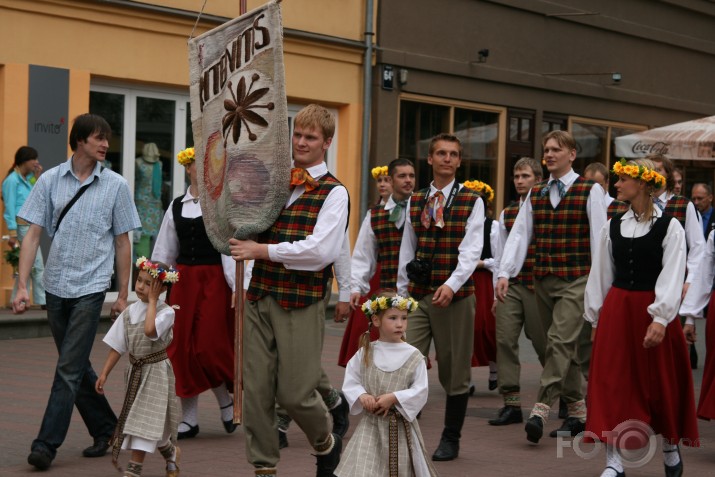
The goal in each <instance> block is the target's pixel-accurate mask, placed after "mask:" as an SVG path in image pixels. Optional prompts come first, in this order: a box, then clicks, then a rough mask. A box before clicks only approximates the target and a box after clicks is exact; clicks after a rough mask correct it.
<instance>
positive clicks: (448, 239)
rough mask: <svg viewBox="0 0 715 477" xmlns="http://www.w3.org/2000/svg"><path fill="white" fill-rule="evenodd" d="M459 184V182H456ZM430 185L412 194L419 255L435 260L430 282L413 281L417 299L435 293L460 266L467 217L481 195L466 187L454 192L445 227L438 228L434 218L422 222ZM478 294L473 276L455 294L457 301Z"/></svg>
mask: <svg viewBox="0 0 715 477" xmlns="http://www.w3.org/2000/svg"><path fill="white" fill-rule="evenodd" d="M455 185H456V182H455ZM429 192H430V189H429V187H428V188H426V189H423V190H421V191H419V192H417V193H416V194H414V195H413V196H412V201H411V205H410V220H411V222H412V227H413V228H414V230H415V234H416V235H417V253H416V254H415V258H419V259H422V260H428V261H429V262H430V263H432V281H431V283H430V285H420V284H417V283H414V282H412V281H410V284H409V287H408V290H409V293H410V296H412V297H413V298H415V299H416V300H420V299H422V298H423V297H424V296H426V295H429V294H430V293H434V292H435V291H436V290H437V288H439V287H440V286H442V285H444V282H446V281H447V279H448V278H449V277H450V275H452V272H453V271H454V270H455V269H456V268H457V264H458V257H459V250H458V248H459V244H460V243H462V239H463V238H464V230H465V228H466V226H467V219H469V215H470V214H471V213H472V209H473V208H474V204H475V203H476V202H477V199H479V196H478V195H477V194H476V193H475V192H473V191H471V190H469V189H467V188H466V187H462V188H461V189H460V190H459V192H457V194H456V195H455V196H454V200H453V201H452V205H451V207H450V208H449V210H447V211H445V214H444V227H443V228H441V229H440V228H438V227H437V226H435V224H434V221H432V224H431V225H430V228H429V229H425V228H424V226H423V225H422V221H421V216H422V210H423V209H424V208H425V205H426V204H427V198H428V197H427V196H428V194H429ZM472 294H474V281H473V280H472V277H471V275H470V277H469V278H468V279H467V281H466V282H464V285H462V287H461V288H460V289H459V290H457V292H456V293H455V294H454V299H453V300H454V301H457V300H461V299H462V298H464V297H467V296H470V295H472Z"/></svg>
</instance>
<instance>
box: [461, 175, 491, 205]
mask: <svg viewBox="0 0 715 477" xmlns="http://www.w3.org/2000/svg"><path fill="white" fill-rule="evenodd" d="M464 187H466V188H467V189H470V190H473V191H474V192H476V193H477V194H479V195H481V196H482V197H484V198H485V199H487V200H488V201H490V202H491V201H492V200H494V189H492V188H491V186H490V185H489V184H487V183H486V182H482V181H478V180H473V181H464Z"/></svg>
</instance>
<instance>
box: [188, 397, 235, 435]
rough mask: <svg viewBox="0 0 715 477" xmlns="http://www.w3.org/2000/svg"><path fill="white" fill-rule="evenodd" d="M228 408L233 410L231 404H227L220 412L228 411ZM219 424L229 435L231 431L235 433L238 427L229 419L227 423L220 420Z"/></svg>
mask: <svg viewBox="0 0 715 477" xmlns="http://www.w3.org/2000/svg"><path fill="white" fill-rule="evenodd" d="M229 407H230V408H232V409H233V403H231V404H227V405H225V406H223V407H221V410H224V409H228V408H229ZM221 422H223V428H224V429H226V432H228V433H229V434H231V433H232V432H233V431H235V430H236V428H237V427H238V424H234V423H233V419H229V420H227V421H224V420H223V419H222V420H221ZM196 427H197V429H196V432H197V433H198V432H199V430H198V426H196Z"/></svg>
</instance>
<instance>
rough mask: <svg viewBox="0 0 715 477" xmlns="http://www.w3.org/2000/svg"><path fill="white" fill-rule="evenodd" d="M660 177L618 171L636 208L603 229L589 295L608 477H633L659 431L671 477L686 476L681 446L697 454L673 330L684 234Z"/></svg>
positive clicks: (593, 413) (590, 401) (596, 431)
mask: <svg viewBox="0 0 715 477" xmlns="http://www.w3.org/2000/svg"><path fill="white" fill-rule="evenodd" d="M654 168H655V166H654V164H653V162H651V161H649V160H647V159H636V160H633V161H628V162H626V161H625V160H623V159H622V160H621V161H620V162H617V163H616V164H615V165H614V166H613V172H614V173H615V174H617V175H618V182H617V183H616V189H617V191H618V199H619V200H623V201H628V202H630V204H631V206H630V208H629V209H628V211H627V212H625V213H623V214H619V215H616V216H615V217H614V218H613V219H611V220H610V221H609V222H608V223H607V225H605V226H604V227H603V230H602V231H601V238H600V240H599V243H598V245H597V250H596V256H595V257H594V260H593V265H592V266H591V272H590V274H589V277H588V282H587V285H586V292H585V298H584V300H585V318H586V320H587V321H589V322H591V324H592V326H593V331H592V337H593V352H592V356H591V368H590V372H589V382H588V398H587V401H586V402H587V405H588V413H587V415H588V417H587V420H586V431H587V432H589V433H590V434H589V436H590V437H592V438H594V439H599V440H601V441H603V442H604V443H606V449H607V452H606V468H605V470H604V471H603V473H602V474H601V476H602V477H615V476H623V475H625V473H624V470H623V463H622V459H621V457H622V455H626V456H628V454H626V452H625V451H626V450H634V449H640V448H645V447H646V446H647V445H648V444H649V442H650V439H649V435H648V433H649V432H651V429H652V432H654V433H655V434H662V436H663V459H664V465H665V475H666V476H679V475H682V472H683V463H682V461H681V457H680V450H679V447H678V444H679V443H680V442H681V440H682V443H683V444H685V445H690V446H697V445H698V429H697V422H696V418H695V407H694V398H693V380H692V375H691V372H690V366H689V361H688V350H687V344H686V342H685V338H684V336H683V330H682V327H681V326H680V323H679V322H678V321H677V320H674V318H675V316H676V314H677V313H678V306H679V304H680V292H681V289H682V281H683V277H684V276H685V263H686V247H685V233H684V232H683V228H682V227H681V225H680V223H679V222H678V221H677V220H676V219H675V218H672V217H670V216H668V215H667V214H663V212H662V211H661V210H660V208H658V207H655V206H654V204H653V200H652V193H653V190H655V189H657V188H658V187H660V186H661V185H663V184H665V178H664V177H663V176H661V175H660V174H658V173H657V172H655V170H654ZM627 421H628V422H627ZM634 430H639V431H643V430H645V431H644V432H635V431H634ZM634 434H637V435H639V436H640V437H641V438H633V436H634Z"/></svg>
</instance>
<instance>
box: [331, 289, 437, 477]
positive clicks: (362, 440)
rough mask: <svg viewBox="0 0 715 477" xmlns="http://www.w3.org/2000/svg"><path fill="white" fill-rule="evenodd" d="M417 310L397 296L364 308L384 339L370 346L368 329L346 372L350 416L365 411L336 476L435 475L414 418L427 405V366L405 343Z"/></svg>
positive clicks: (384, 297) (371, 302)
mask: <svg viewBox="0 0 715 477" xmlns="http://www.w3.org/2000/svg"><path fill="white" fill-rule="evenodd" d="M416 309H417V302H416V301H415V300H413V299H412V298H404V297H401V296H399V295H395V293H393V292H383V293H381V294H380V295H379V296H377V297H374V298H372V299H371V300H368V301H366V302H365V303H364V304H363V305H362V310H363V312H364V313H365V315H366V316H367V318H368V320H370V325H369V328H372V327H375V328H377V329H378V331H379V332H380V339H379V340H377V341H374V342H372V343H370V336H369V333H370V329H368V331H367V333H365V335H363V338H361V347H360V349H359V350H358V352H357V353H356V354H355V356H353V357H352V359H351V360H350V362H348V365H347V369H346V370H345V381H344V382H343V393H344V394H345V397H346V398H347V401H348V403H349V404H350V413H351V414H360V413H361V412H362V411H363V410H365V411H366V413H365V416H363V418H362V420H361V421H360V424H359V425H358V427H357V429H356V430H355V433H354V434H353V436H352V438H351V439H350V442H349V443H348V446H347V449H346V450H345V452H344V453H343V456H342V459H341V461H340V465H339V466H338V468H337V469H336V471H335V475H337V476H338V477H358V476H362V477H368V476H369V477H379V476H386V477H387V476H389V477H398V476H399V477H403V476H404V477H407V476H412V475H414V476H417V477H429V476H436V475H437V472H436V471H435V470H434V467H432V464H431V462H430V461H428V460H427V459H426V457H425V455H426V452H425V447H424V442H423V440H422V434H421V433H420V428H419V425H418V424H417V420H416V419H415V418H416V417H417V414H418V413H419V412H420V411H421V410H422V407H423V406H424V405H425V403H426V402H427V393H428V387H427V367H426V366H425V360H424V356H422V353H420V352H419V350H418V349H417V348H415V347H413V346H411V345H409V344H407V343H406V342H405V341H404V340H405V331H406V330H407V314H408V312H411V311H414V310H416Z"/></svg>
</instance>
